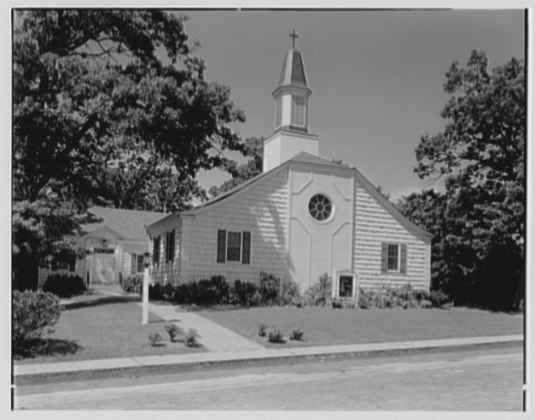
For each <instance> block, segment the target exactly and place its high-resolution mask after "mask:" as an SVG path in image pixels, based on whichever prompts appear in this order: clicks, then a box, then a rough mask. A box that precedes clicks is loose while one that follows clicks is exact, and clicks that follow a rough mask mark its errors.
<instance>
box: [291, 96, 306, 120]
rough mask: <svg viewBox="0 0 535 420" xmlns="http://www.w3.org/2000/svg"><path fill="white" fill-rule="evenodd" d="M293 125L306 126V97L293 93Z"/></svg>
mask: <svg viewBox="0 0 535 420" xmlns="http://www.w3.org/2000/svg"><path fill="white" fill-rule="evenodd" d="M291 124H292V125H296V126H300V127H305V126H306V98H305V97H304V96H297V95H292V120H291Z"/></svg>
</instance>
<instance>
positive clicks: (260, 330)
mask: <svg viewBox="0 0 535 420" xmlns="http://www.w3.org/2000/svg"><path fill="white" fill-rule="evenodd" d="M266 330H267V326H266V324H260V325H259V326H258V336H259V337H265V336H266Z"/></svg>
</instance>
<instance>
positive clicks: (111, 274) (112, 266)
mask: <svg viewBox="0 0 535 420" xmlns="http://www.w3.org/2000/svg"><path fill="white" fill-rule="evenodd" d="M88 214H89V216H90V220H91V222H89V223H86V224H84V225H82V226H81V227H80V230H81V233H80V235H76V236H72V237H71V238H70V239H71V240H72V241H73V242H74V243H75V244H76V247H77V248H82V249H84V250H85V251H86V252H87V256H86V257H84V258H82V259H77V258H76V257H75V256H72V257H69V258H65V259H55V260H52V261H51V262H50V268H41V269H40V270H39V286H40V287H42V286H43V284H44V283H45V281H46V279H47V277H48V276H49V275H50V274H55V273H61V274H73V275H78V276H80V277H82V278H83V279H84V280H85V282H86V285H87V286H90V285H98V284H118V283H119V282H120V280H121V278H125V277H127V276H129V275H133V274H142V273H143V269H144V267H143V254H144V253H145V252H148V251H149V244H148V240H147V233H146V232H145V228H146V226H148V225H150V224H152V223H154V222H156V221H157V220H159V219H161V218H163V217H165V216H167V215H168V213H158V212H151V211H139V210H122V209H114V208H107V207H91V208H90V209H89V210H88Z"/></svg>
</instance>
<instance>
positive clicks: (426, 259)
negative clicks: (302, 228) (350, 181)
mask: <svg viewBox="0 0 535 420" xmlns="http://www.w3.org/2000/svg"><path fill="white" fill-rule="evenodd" d="M355 197H356V199H355V238H354V241H355V248H354V249H355V271H356V273H357V275H358V281H359V286H360V287H363V288H379V287H382V286H386V287H398V286H402V285H404V284H407V283H410V284H411V285H412V286H413V287H415V288H422V289H427V290H428V289H429V286H430V261H431V247H430V245H429V244H426V243H425V241H424V240H423V239H420V238H418V237H417V236H415V235H414V234H412V233H411V232H409V231H407V229H406V228H405V227H403V226H402V225H401V224H400V223H399V222H398V221H396V220H395V219H394V217H392V215H391V214H390V213H389V212H388V211H387V210H385V208H384V207H383V206H382V205H381V204H379V203H378V201H377V200H376V199H375V198H374V197H372V195H371V194H370V193H368V191H366V190H365V189H364V188H363V187H362V186H361V185H360V184H359V183H358V182H355ZM383 242H394V243H402V244H406V245H407V273H406V274H400V273H381V244H382V243H383Z"/></svg>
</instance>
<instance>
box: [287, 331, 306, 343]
mask: <svg viewBox="0 0 535 420" xmlns="http://www.w3.org/2000/svg"><path fill="white" fill-rule="evenodd" d="M304 334H305V333H304V332H303V331H301V329H300V328H297V329H296V330H292V332H291V333H290V340H294V341H303V335H304Z"/></svg>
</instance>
